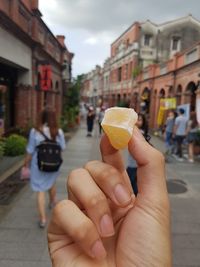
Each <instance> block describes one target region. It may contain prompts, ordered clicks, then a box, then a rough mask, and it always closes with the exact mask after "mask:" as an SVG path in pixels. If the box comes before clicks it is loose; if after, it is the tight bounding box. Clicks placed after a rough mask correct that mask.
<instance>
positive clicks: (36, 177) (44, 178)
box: [24, 109, 65, 228]
mask: <svg viewBox="0 0 200 267" xmlns="http://www.w3.org/2000/svg"><path fill="white" fill-rule="evenodd" d="M46 138H48V139H51V140H52V141H54V142H56V143H57V144H59V145H60V148H61V150H63V149H64V148H65V138H64V134H63V131H62V130H61V129H59V128H58V123H57V118H56V113H55V111H53V110H50V109H48V110H44V111H42V112H41V113H40V114H39V116H38V120H37V124H36V126H35V127H34V128H32V129H31V131H30V135H29V140H28V145H27V149H26V150H27V154H26V157H25V162H24V166H25V167H28V166H29V163H31V167H30V170H31V177H30V184H31V188H32V190H33V191H34V192H36V193H37V208H38V215H39V226H40V227H41V228H44V227H45V225H46V223H47V217H46V212H45V192H46V191H48V193H49V207H50V208H51V207H53V206H54V205H55V203H56V187H55V182H56V179H57V177H58V175H59V170H58V171H51V172H48V171H41V170H40V169H39V165H38V145H40V144H41V142H43V141H44V140H46Z"/></svg>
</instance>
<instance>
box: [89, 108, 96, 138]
mask: <svg viewBox="0 0 200 267" xmlns="http://www.w3.org/2000/svg"><path fill="white" fill-rule="evenodd" d="M94 119H95V113H94V108H93V107H89V109H88V114H87V137H91V136H92V130H93V125H94Z"/></svg>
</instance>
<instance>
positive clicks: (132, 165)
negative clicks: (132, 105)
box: [126, 113, 149, 195]
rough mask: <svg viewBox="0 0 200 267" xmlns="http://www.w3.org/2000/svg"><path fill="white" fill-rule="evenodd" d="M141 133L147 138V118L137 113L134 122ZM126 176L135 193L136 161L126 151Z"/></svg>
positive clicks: (136, 190) (136, 191) (136, 189)
mask: <svg viewBox="0 0 200 267" xmlns="http://www.w3.org/2000/svg"><path fill="white" fill-rule="evenodd" d="M135 125H136V126H137V127H138V129H139V130H140V132H141V133H142V135H143V136H144V138H145V139H149V137H148V136H149V135H148V125H147V120H146V117H145V115H144V114H143V113H139V114H138V120H137V122H136V124H135ZM126 171H127V173H128V176H129V178H130V181H131V185H132V188H133V192H134V194H135V195H137V193H138V188H137V162H136V160H135V159H134V158H133V157H132V155H131V154H130V153H129V152H128V164H127V169H126Z"/></svg>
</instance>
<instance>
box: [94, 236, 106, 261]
mask: <svg viewBox="0 0 200 267" xmlns="http://www.w3.org/2000/svg"><path fill="white" fill-rule="evenodd" d="M91 252H92V255H93V257H95V258H96V259H98V260H102V259H104V258H105V257H106V251H105V248H104V247H103V244H102V242H101V241H100V240H97V241H96V242H95V243H94V245H93V246H92V249H91Z"/></svg>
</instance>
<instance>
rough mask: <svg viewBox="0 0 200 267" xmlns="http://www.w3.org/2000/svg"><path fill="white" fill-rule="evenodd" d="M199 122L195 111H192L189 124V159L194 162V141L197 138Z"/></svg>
mask: <svg viewBox="0 0 200 267" xmlns="http://www.w3.org/2000/svg"><path fill="white" fill-rule="evenodd" d="M197 131H198V122H197V116H196V113H195V112H191V114H190V120H189V122H188V126H187V141H188V161H189V162H190V163H193V162H194V143H195V141H196V140H197Z"/></svg>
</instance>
